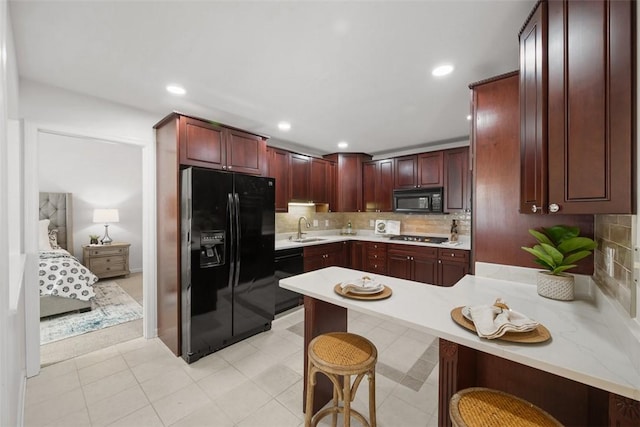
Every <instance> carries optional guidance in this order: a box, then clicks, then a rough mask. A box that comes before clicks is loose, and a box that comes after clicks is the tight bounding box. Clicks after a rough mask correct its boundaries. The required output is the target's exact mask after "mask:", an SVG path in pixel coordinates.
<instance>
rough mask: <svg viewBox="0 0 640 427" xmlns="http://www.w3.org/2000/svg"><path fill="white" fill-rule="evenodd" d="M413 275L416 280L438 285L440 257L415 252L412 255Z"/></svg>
mask: <svg viewBox="0 0 640 427" xmlns="http://www.w3.org/2000/svg"><path fill="white" fill-rule="evenodd" d="M412 258H413V259H412V261H413V277H412V278H411V280H415V281H416V282H422V283H428V284H430V285H437V284H439V283H438V257H436V256H429V255H422V254H418V253H415V254H414V255H413V256H412Z"/></svg>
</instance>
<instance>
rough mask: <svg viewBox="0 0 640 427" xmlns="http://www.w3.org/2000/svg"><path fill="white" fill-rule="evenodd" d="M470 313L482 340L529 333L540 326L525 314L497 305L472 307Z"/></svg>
mask: <svg viewBox="0 0 640 427" xmlns="http://www.w3.org/2000/svg"><path fill="white" fill-rule="evenodd" d="M469 313H470V314H471V318H472V319H473V323H474V324H475V326H476V332H477V333H478V336H479V337H480V338H487V339H494V338H499V337H501V336H503V335H504V334H505V333H507V332H528V331H531V330H533V329H535V328H536V327H537V326H538V325H539V323H538V322H536V321H535V320H532V319H529V318H528V317H526V316H524V315H523V314H520V313H518V312H515V311H511V310H509V309H504V308H501V307H496V306H495V305H476V306H472V307H469Z"/></svg>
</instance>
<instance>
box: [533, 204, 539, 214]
mask: <svg viewBox="0 0 640 427" xmlns="http://www.w3.org/2000/svg"><path fill="white" fill-rule="evenodd" d="M538 209H540V208H539V207H538V206H536V205H533V206H531V212H533V213H536V212H538Z"/></svg>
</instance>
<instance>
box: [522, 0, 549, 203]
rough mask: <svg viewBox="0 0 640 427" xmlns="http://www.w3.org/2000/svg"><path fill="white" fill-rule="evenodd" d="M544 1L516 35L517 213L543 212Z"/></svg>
mask: <svg viewBox="0 0 640 427" xmlns="http://www.w3.org/2000/svg"><path fill="white" fill-rule="evenodd" d="M546 25H547V2H540V3H538V6H537V8H536V10H535V11H534V12H533V14H532V15H531V17H530V18H529V21H527V23H526V24H525V26H524V28H523V29H522V31H521V32H520V212H521V213H543V212H544V211H545V209H546V199H547V166H546V165H547V93H546V90H547V64H546V61H547V56H546V38H547V29H546Z"/></svg>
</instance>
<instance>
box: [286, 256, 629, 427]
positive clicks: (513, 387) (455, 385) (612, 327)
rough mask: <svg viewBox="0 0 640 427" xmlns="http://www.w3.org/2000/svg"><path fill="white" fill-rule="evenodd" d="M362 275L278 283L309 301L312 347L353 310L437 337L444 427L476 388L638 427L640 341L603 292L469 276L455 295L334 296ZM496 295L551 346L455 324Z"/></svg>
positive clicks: (336, 272) (340, 271)
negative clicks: (540, 329)
mask: <svg viewBox="0 0 640 427" xmlns="http://www.w3.org/2000/svg"><path fill="white" fill-rule="evenodd" d="M362 274H365V273H363V272H360V271H356V270H350V269H345V268H339V267H329V268H325V269H322V270H317V271H313V272H309V273H305V274H301V275H298V276H292V277H289V278H286V279H282V280H281V281H280V286H281V287H283V288H285V289H289V290H292V291H295V292H298V293H301V294H304V295H305V345H307V344H308V342H309V341H310V340H311V339H312V338H313V337H315V336H317V335H319V334H322V333H325V332H328V331H332V330H346V328H347V315H346V314H347V309H351V310H355V311H359V312H363V313H366V314H370V315H373V316H376V317H379V318H382V319H386V320H392V321H394V322H398V323H401V324H403V325H405V326H409V327H411V328H415V329H418V330H421V331H424V332H427V333H429V334H432V335H434V336H437V337H439V338H440V356H439V358H440V364H439V366H440V367H439V369H440V375H439V378H440V386H439V387H440V392H439V425H441V426H447V425H450V422H449V419H448V401H449V398H450V396H451V395H452V394H453V393H454V392H455V391H456V390H458V389H461V388H465V387H469V386H472V385H481V386H488V387H493V388H498V389H503V390H505V391H508V392H511V393H513V394H516V395H519V396H521V397H523V398H525V399H527V400H529V401H531V402H532V403H534V404H537V405H539V406H541V407H543V408H544V409H545V410H547V411H548V412H550V413H551V414H552V415H554V416H555V417H556V418H558V419H559V420H560V421H561V422H563V423H564V424H566V425H606V424H614V423H620V424H616V425H638V423H639V422H640V416H639V415H638V408H639V404H638V401H639V400H640V373H639V372H638V370H637V366H635V365H634V363H633V361H632V360H631V358H630V356H629V353H628V352H627V350H626V349H625V348H626V347H625V346H624V345H623V344H624V343H625V342H629V340H634V339H635V338H634V337H633V336H631V333H630V332H629V331H628V327H627V326H626V324H625V323H624V321H623V320H622V319H621V318H618V317H616V316H615V313H614V315H612V310H613V311H615V309H613V308H612V307H611V306H610V303H609V301H607V300H606V298H605V297H604V296H603V295H602V294H601V293H600V291H599V290H598V289H597V287H596V286H595V285H593V284H591V285H590V289H589V290H588V292H587V293H586V294H585V296H584V297H579V298H578V299H577V300H576V301H573V302H570V303H567V302H561V301H553V300H548V299H545V298H542V297H540V296H538V295H537V294H536V289H535V286H532V285H529V284H523V283H514V282H511V281H504V280H496V279H489V278H484V277H478V276H465V277H464V278H463V279H462V280H461V281H460V282H459V283H457V284H456V285H455V286H453V287H448V288H445V287H438V286H429V285H425V284H423V283H417V282H412V281H408V280H402V279H395V278H391V277H387V276H377V278H378V279H379V280H380V281H381V282H383V283H384V284H385V285H387V286H389V287H391V289H392V290H393V295H392V296H391V297H390V298H389V299H385V300H379V301H359V300H353V299H348V298H344V297H342V296H339V295H337V294H336V293H335V292H334V290H333V288H334V286H335V285H336V284H337V283H340V282H342V281H345V280H349V279H354V278H357V277H359V276H360V275H362ZM587 295H588V296H587ZM498 297H500V298H502V299H504V300H505V301H506V302H507V303H508V305H509V306H510V307H512V308H513V309H514V310H517V311H519V312H521V313H524V314H526V315H527V316H529V317H531V318H533V319H536V320H538V321H539V322H540V323H542V324H543V325H544V326H545V327H546V328H547V329H548V330H549V331H550V333H551V337H552V338H551V340H549V341H546V342H544V343H540V344H516V343H509V342H505V341H500V340H492V341H489V340H484V339H480V338H479V337H478V336H477V335H476V334H474V333H471V332H470V331H468V330H465V329H463V328H462V327H460V326H458V325H457V324H456V323H454V321H453V320H452V319H451V315H450V312H451V310H452V309H453V308H455V307H460V306H465V305H474V304H489V303H492V302H493V301H494V300H495V299H496V298H498ZM305 357H306V355H305ZM305 366H306V360H305ZM316 396H317V400H316V402H315V405H316V406H322V405H323V404H324V402H323V399H328V398H329V397H330V389H329V390H328V391H326V393H325V394H324V395H323V394H322V393H318V392H317V393H316ZM625 417H626V418H625Z"/></svg>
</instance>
